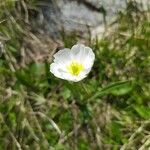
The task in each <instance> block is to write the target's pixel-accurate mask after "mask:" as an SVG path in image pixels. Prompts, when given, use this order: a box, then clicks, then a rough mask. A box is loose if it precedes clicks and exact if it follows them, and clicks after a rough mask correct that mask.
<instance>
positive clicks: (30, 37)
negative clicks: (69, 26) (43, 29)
mask: <svg viewBox="0 0 150 150" xmlns="http://www.w3.org/2000/svg"><path fill="white" fill-rule="evenodd" d="M0 2H1V5H0V42H1V49H0V50H1V52H3V53H2V55H1V57H0V78H1V79H0V84H1V85H0V150H16V149H19V150H40V149H41V150H48V149H52V150H74V149H75V150H118V149H120V150H137V149H139V150H149V149H150V69H149V68H150V22H149V19H150V14H149V12H144V11H141V10H140V9H137V8H136V7H133V6H132V5H131V4H130V5H129V6H128V8H127V11H126V12H124V13H120V14H118V20H117V22H118V28H117V30H116V31H113V30H111V31H109V34H108V33H107V36H104V38H103V39H101V40H91V39H88V40H87V43H88V45H89V46H90V47H91V48H93V50H94V52H95V54H96V61H95V64H94V67H93V69H92V71H91V73H90V74H89V76H88V77H87V78H86V79H85V80H84V81H82V82H81V83H80V82H79V83H76V84H73V83H69V82H67V81H63V80H60V79H56V78H55V77H54V76H53V75H52V74H51V73H50V72H49V65H50V63H51V55H52V54H53V48H54V47H55V46H56V45H55V44H54V46H52V44H50V45H48V43H50V41H51V40H49V39H47V37H44V40H43V37H42V38H40V37H41V36H40V35H39V36H37V35H35V34H33V32H32V26H30V18H28V17H29V16H28V11H33V10H34V7H30V6H33V5H35V3H36V1H26V2H27V4H25V3H24V1H20V2H19V1H16V2H14V1H11V0H7V1H5V2H4V1H0ZM16 3H17V5H16ZM1 10H2V11H1ZM62 39H63V45H64V47H71V46H72V45H73V44H75V43H76V42H77V40H78V38H77V37H76V36H75V35H74V34H73V35H68V36H66V35H63V38H62ZM45 45H46V46H45ZM35 47H36V48H35ZM38 47H39V48H40V49H42V50H43V52H44V54H45V55H46V56H47V53H48V58H47V57H45V55H42V54H43V53H36V52H35V49H36V50H37V48H38ZM52 47H53V48H52ZM56 47H57V46H56Z"/></svg>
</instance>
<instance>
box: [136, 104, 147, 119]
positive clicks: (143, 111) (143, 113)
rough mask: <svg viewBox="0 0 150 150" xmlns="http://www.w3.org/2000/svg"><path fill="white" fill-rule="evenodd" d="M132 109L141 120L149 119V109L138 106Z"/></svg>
mask: <svg viewBox="0 0 150 150" xmlns="http://www.w3.org/2000/svg"><path fill="white" fill-rule="evenodd" d="M134 109H135V110H136V112H137V113H138V114H139V115H140V116H141V117H142V118H144V119H149V118H150V108H148V107H145V106H142V105H140V106H135V107H134Z"/></svg>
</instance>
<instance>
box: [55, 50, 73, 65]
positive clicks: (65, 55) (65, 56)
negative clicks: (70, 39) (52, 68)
mask: <svg viewBox="0 0 150 150" xmlns="http://www.w3.org/2000/svg"><path fill="white" fill-rule="evenodd" d="M70 58H71V57H70V49H68V48H65V49H62V50H60V51H58V52H57V53H56V54H54V62H56V63H60V64H62V63H63V64H66V63H67V62H68V61H70Z"/></svg>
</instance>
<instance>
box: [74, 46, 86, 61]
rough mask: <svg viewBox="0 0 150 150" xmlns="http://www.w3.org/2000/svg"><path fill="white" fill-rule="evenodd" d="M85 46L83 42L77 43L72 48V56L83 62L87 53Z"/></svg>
mask: <svg viewBox="0 0 150 150" xmlns="http://www.w3.org/2000/svg"><path fill="white" fill-rule="evenodd" d="M84 48H85V46H84V45H83V44H76V45H74V46H73V47H72V48H71V58H72V59H74V60H76V61H78V62H81V61H82V60H83V57H84V55H85V51H84Z"/></svg>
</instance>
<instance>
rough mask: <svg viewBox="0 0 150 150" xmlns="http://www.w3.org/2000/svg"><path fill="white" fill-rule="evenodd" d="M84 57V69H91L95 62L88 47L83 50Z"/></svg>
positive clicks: (93, 55)
mask: <svg viewBox="0 0 150 150" xmlns="http://www.w3.org/2000/svg"><path fill="white" fill-rule="evenodd" d="M84 51H85V55H84V60H83V64H84V66H85V68H86V69H87V68H92V66H93V64H94V60H95V54H94V53H93V51H92V49H91V48H89V47H85V48H84Z"/></svg>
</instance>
